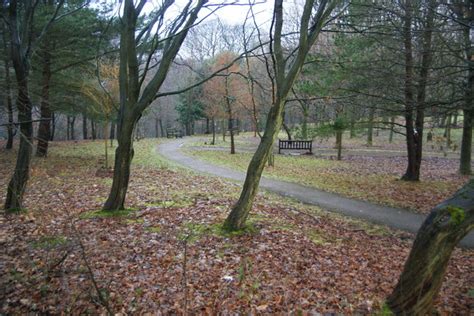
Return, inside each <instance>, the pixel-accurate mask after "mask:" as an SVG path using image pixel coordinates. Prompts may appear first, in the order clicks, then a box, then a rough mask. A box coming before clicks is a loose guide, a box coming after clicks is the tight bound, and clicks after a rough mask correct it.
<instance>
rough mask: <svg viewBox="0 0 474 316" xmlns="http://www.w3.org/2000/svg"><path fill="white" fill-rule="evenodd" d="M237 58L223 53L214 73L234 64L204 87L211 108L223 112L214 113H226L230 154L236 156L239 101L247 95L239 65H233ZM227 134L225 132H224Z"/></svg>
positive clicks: (214, 68)
mask: <svg viewBox="0 0 474 316" xmlns="http://www.w3.org/2000/svg"><path fill="white" fill-rule="evenodd" d="M235 58H236V56H235V55H234V54H232V53H230V52H223V53H221V54H219V55H218V56H217V57H216V60H215V61H214V63H213V65H212V67H211V69H212V71H213V72H216V71H218V70H219V69H221V68H223V67H225V65H229V64H232V66H230V67H228V68H227V69H225V70H224V71H222V72H221V73H220V74H219V76H216V77H214V78H212V79H210V80H209V81H207V82H206V83H205V84H204V86H203V91H204V93H203V95H204V98H205V100H206V103H207V104H208V105H209V107H210V108H215V107H218V108H219V107H220V108H221V109H222V111H215V110H211V111H209V112H210V113H212V112H217V113H218V112H220V113H225V119H226V120H227V122H228V124H227V130H228V131H229V134H230V153H231V154H235V140H234V133H235V127H236V126H234V123H235V121H236V120H237V118H238V116H237V115H238V113H239V112H240V111H239V108H238V106H239V101H242V99H243V96H244V95H245V94H246V87H244V85H243V82H242V80H241V77H239V76H238V73H239V71H240V68H239V66H238V65H237V64H233V60H234V59H235ZM223 133H225V130H224V131H223Z"/></svg>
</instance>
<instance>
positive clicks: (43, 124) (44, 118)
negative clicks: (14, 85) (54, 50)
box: [36, 40, 52, 157]
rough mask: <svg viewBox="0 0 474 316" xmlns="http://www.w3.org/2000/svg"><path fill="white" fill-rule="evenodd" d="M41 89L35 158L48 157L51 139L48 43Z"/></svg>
mask: <svg viewBox="0 0 474 316" xmlns="http://www.w3.org/2000/svg"><path fill="white" fill-rule="evenodd" d="M42 53H43V56H42V57H43V60H42V61H43V87H42V91H41V109H40V112H41V121H40V123H39V128H38V144H37V147H36V156H37V157H46V156H47V155H48V143H49V139H50V138H51V114H52V113H51V107H50V104H49V86H50V82H51V54H50V52H49V44H48V41H47V40H45V44H44V45H43V51H42Z"/></svg>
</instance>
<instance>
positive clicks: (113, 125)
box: [109, 122, 116, 147]
mask: <svg viewBox="0 0 474 316" xmlns="http://www.w3.org/2000/svg"><path fill="white" fill-rule="evenodd" d="M115 126H116V124H115V123H114V122H111V123H110V134H109V135H110V136H109V139H110V147H112V146H113V145H114V139H115Z"/></svg>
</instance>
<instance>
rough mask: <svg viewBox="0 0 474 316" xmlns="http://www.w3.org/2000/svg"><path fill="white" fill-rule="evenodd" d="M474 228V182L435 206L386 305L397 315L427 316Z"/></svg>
mask: <svg viewBox="0 0 474 316" xmlns="http://www.w3.org/2000/svg"><path fill="white" fill-rule="evenodd" d="M473 228H474V179H471V180H470V181H469V182H468V183H467V184H466V185H465V186H464V187H463V188H462V189H460V190H459V191H458V192H456V193H455V194H454V195H453V196H452V197H451V198H449V199H448V200H446V201H444V202H442V203H441V204H439V205H438V206H436V207H435V208H434V209H433V210H432V211H431V213H430V215H429V216H428V217H427V218H426V220H425V221H424V223H423V225H422V226H421V228H420V229H419V231H418V233H417V235H416V239H415V242H414V243H413V247H412V249H411V252H410V255H409V257H408V259H407V261H406V263H405V267H404V269H403V272H402V274H401V275H400V278H399V280H398V283H397V285H396V287H395V289H394V290H393V292H392V294H391V295H390V296H389V297H388V299H387V305H388V307H389V308H390V309H391V310H392V312H393V313H395V314H396V315H400V314H403V315H427V314H430V313H431V311H432V307H433V301H434V299H435V297H436V296H437V294H438V292H439V290H440V288H441V285H442V282H443V279H444V275H445V273H446V268H447V266H448V262H449V258H450V257H451V254H452V252H453V250H454V247H456V245H457V244H458V243H459V241H461V240H462V238H463V237H464V236H466V235H467V234H468V233H469V232H470V231H471V230H472V229H473Z"/></svg>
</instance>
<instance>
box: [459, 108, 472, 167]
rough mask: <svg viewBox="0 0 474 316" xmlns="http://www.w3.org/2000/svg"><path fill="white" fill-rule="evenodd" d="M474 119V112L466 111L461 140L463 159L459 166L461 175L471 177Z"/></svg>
mask: <svg viewBox="0 0 474 316" xmlns="http://www.w3.org/2000/svg"><path fill="white" fill-rule="evenodd" d="M473 119H474V110H464V124H463V128H462V140H461V159H460V164H459V173H460V174H464V175H470V174H471V173H472V170H471V151H472V125H473Z"/></svg>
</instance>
